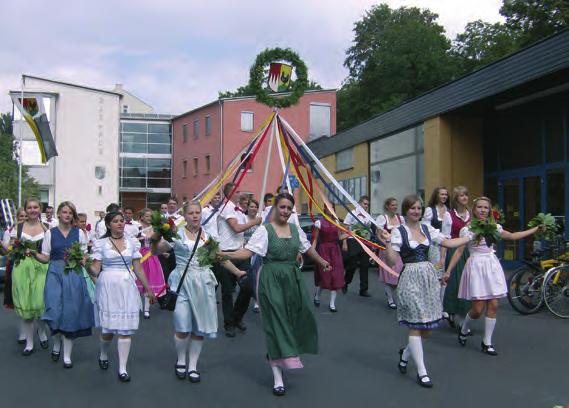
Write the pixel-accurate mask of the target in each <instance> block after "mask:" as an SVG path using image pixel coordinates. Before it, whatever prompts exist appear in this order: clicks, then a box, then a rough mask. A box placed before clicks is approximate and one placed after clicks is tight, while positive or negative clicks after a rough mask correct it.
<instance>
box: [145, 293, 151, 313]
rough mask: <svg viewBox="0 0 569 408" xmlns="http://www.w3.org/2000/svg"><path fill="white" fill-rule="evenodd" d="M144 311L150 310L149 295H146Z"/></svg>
mask: <svg viewBox="0 0 569 408" xmlns="http://www.w3.org/2000/svg"><path fill="white" fill-rule="evenodd" d="M144 311H145V312H150V298H149V297H148V296H144Z"/></svg>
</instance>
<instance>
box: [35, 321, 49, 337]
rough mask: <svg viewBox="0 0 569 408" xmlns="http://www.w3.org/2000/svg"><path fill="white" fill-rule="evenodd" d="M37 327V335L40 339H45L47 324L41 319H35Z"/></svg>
mask: <svg viewBox="0 0 569 408" xmlns="http://www.w3.org/2000/svg"><path fill="white" fill-rule="evenodd" d="M36 325H37V327H38V337H39V338H40V341H47V324H46V323H45V322H44V321H42V320H36Z"/></svg>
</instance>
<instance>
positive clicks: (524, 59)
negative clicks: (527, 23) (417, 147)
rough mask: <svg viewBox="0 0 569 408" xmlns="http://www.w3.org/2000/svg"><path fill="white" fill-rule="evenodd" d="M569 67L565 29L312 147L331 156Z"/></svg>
mask: <svg viewBox="0 0 569 408" xmlns="http://www.w3.org/2000/svg"><path fill="white" fill-rule="evenodd" d="M567 68H569V30H563V31H561V32H560V33H557V34H555V35H553V36H551V37H548V38H546V39H544V40H542V41H539V42H537V43H535V44H533V45H531V46H529V47H527V48H524V49H521V50H519V51H517V52H515V53H513V54H511V55H508V56H506V57H504V58H502V59H500V60H498V61H495V62H493V63H492V64H489V65H486V66H484V67H482V68H480V69H478V70H477V71H474V72H472V73H469V74H467V75H464V76H463V77H461V78H458V79H456V80H454V81H452V82H449V83H447V84H444V85H441V86H439V87H437V88H434V89H432V90H430V91H429V92H427V93H425V94H423V95H421V96H418V97H416V98H414V99H411V100H409V101H406V102H404V103H403V104H401V105H399V106H397V107H395V108H393V109H391V110H389V111H387V112H384V113H381V114H379V115H377V116H375V117H373V118H371V119H369V120H367V121H365V122H363V123H360V124H359V125H356V126H354V127H352V128H350V129H347V130H345V131H343V132H340V133H337V134H336V135H335V136H332V137H325V138H319V139H317V140H315V141H312V142H310V143H309V144H308V145H309V147H310V149H311V150H312V151H313V152H314V154H315V155H316V156H317V157H324V156H328V155H331V154H333V153H336V152H339V151H342V150H345V149H348V148H350V147H352V146H355V145H358V144H360V143H364V142H367V141H369V140H373V139H376V138H379V137H382V136H387V135H389V134H392V133H394V132H396V131H401V130H404V129H407V128H409V127H412V126H415V125H417V124H419V123H421V122H424V121H425V120H427V119H429V118H432V117H435V116H438V115H441V114H444V113H447V112H450V111H453V110H455V109H457V108H460V107H463V106H465V105H468V104H471V103H473V102H476V101H479V100H481V99H484V98H487V97H490V96H493V95H496V94H499V93H501V92H504V91H507V90H510V89H512V88H515V87H517V86H519V85H522V84H525V83H528V82H530V81H533V80H535V79H538V78H541V77H544V76H546V75H549V74H552V73H555V72H558V71H561V70H563V69H567Z"/></svg>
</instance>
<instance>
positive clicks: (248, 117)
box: [241, 112, 253, 132]
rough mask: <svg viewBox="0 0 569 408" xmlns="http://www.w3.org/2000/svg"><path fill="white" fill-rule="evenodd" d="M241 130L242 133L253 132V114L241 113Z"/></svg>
mask: <svg viewBox="0 0 569 408" xmlns="http://www.w3.org/2000/svg"><path fill="white" fill-rule="evenodd" d="M241 130H242V131H244V132H252V131H253V112H241Z"/></svg>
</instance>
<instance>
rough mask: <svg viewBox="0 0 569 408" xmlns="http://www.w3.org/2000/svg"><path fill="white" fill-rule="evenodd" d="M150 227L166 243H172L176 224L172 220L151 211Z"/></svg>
mask: <svg viewBox="0 0 569 408" xmlns="http://www.w3.org/2000/svg"><path fill="white" fill-rule="evenodd" d="M150 225H152V230H154V232H157V233H159V234H160V236H161V237H162V238H164V239H165V240H166V241H168V242H172V241H173V239H174V235H175V234H176V224H175V223H174V220H173V219H172V218H169V217H166V216H164V215H163V214H162V213H160V212H158V211H152V215H151V217H150Z"/></svg>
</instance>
